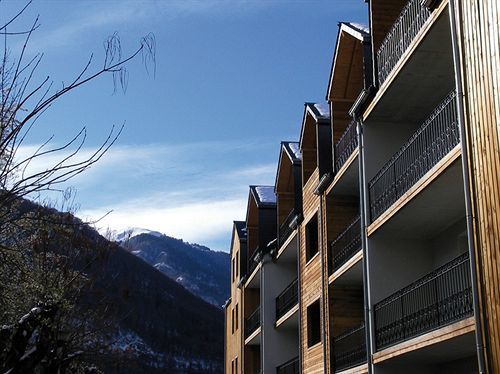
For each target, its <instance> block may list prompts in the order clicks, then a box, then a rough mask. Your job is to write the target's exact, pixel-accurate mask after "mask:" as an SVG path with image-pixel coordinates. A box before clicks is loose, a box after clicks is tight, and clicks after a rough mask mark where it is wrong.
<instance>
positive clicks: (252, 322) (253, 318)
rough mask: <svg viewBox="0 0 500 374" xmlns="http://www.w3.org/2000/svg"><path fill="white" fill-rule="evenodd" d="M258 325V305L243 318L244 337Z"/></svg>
mask: <svg viewBox="0 0 500 374" xmlns="http://www.w3.org/2000/svg"><path fill="white" fill-rule="evenodd" d="M259 326H260V307H257V309H255V311H254V312H253V313H252V314H250V317H248V318H247V319H246V320H245V338H248V337H249V336H250V335H252V334H253V333H254V331H255V330H257V329H258V328H259Z"/></svg>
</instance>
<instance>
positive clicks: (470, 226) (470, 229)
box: [449, 0, 487, 374]
mask: <svg viewBox="0 0 500 374" xmlns="http://www.w3.org/2000/svg"><path fill="white" fill-rule="evenodd" d="M455 12H456V7H455V0H450V1H449V15H450V25H451V41H452V50H453V66H454V70H455V84H456V91H457V95H456V99H455V100H456V102H457V115H458V127H459V134H460V145H461V150H462V172H463V177H464V195H465V214H466V221H467V243H468V249H469V258H470V272H471V286H472V303H473V310H474V317H475V324H476V328H475V337H476V350H477V360H478V367H479V373H480V374H484V373H486V372H487V369H486V360H485V353H486V352H485V347H484V343H483V342H484V338H483V330H482V315H481V308H480V305H479V291H478V281H477V274H476V269H477V263H476V251H475V247H474V238H475V235H474V222H473V211H472V202H471V195H470V194H471V186H470V178H471V177H470V174H469V154H468V149H467V133H466V129H465V110H464V92H463V82H462V75H461V74H462V66H461V59H460V48H459V45H458V40H457V38H458V29H457V23H456V13H455Z"/></svg>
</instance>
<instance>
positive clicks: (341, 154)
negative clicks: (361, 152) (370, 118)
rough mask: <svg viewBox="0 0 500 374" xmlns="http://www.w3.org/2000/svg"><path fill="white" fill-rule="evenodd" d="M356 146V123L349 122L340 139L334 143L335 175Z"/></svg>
mask: <svg viewBox="0 0 500 374" xmlns="http://www.w3.org/2000/svg"><path fill="white" fill-rule="evenodd" d="M357 146H358V133H357V131H356V122H355V121H351V123H349V125H347V128H346V129H345V131H344V133H343V134H342V136H341V137H340V139H339V140H338V141H337V143H335V165H334V166H335V174H336V173H338V172H339V170H340V169H341V168H342V166H344V164H345V163H346V161H347V160H348V159H349V157H350V156H351V155H352V153H353V152H354V150H355V149H356V147H357Z"/></svg>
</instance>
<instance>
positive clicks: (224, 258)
mask: <svg viewBox="0 0 500 374" xmlns="http://www.w3.org/2000/svg"><path fill="white" fill-rule="evenodd" d="M116 240H117V241H118V242H119V243H120V245H121V246H122V247H123V248H125V249H126V250H128V251H129V252H131V253H132V254H134V255H135V256H137V257H139V258H141V259H143V260H144V261H146V262H147V263H148V264H150V265H152V266H154V267H155V268H156V269H158V270H159V271H161V272H162V273H164V274H166V275H167V276H168V277H170V278H171V279H173V280H175V281H176V282H177V283H179V284H180V285H182V286H183V287H185V288H186V289H187V290H189V291H190V292H192V293H193V294H195V295H197V296H198V297H200V298H202V299H203V300H205V301H207V302H209V303H210V304H213V305H216V306H218V307H219V308H220V307H221V306H222V305H223V304H224V302H225V301H226V300H227V299H228V298H229V292H230V289H229V284H230V276H231V274H230V272H231V270H230V269H231V267H230V259H229V254H228V253H225V252H216V251H212V250H211V249H209V248H207V247H205V246H202V245H199V244H191V243H187V242H185V241H183V240H181V239H175V238H172V237H169V236H166V235H163V234H161V233H158V232H156V231H149V230H146V229H137V228H135V229H130V230H127V231H125V232H124V233H121V234H118V235H117V237H116Z"/></svg>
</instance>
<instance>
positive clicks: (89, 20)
mask: <svg viewBox="0 0 500 374" xmlns="http://www.w3.org/2000/svg"><path fill="white" fill-rule="evenodd" d="M22 4H23V2H21V1H14V0H6V1H5V0H4V1H1V2H0V20H1V19H3V18H4V17H8V15H11V14H14V12H15V11H16V10H18V9H19V7H20V6H21V5H22ZM38 14H39V15H40V23H41V26H40V28H39V29H38V30H37V31H36V33H35V35H34V36H33V39H32V41H31V43H30V47H29V52H30V53H32V54H33V53H35V52H43V53H44V58H43V62H42V64H41V65H40V67H39V69H38V75H37V77H36V78H37V79H41V78H42V77H45V76H47V75H49V76H50V77H51V79H52V80H53V81H54V82H62V81H69V80H70V79H71V78H72V77H74V76H75V75H76V74H77V73H78V72H79V69H81V68H82V67H83V65H84V64H85V62H86V60H87V59H88V57H89V55H90V53H92V52H93V53H94V54H95V64H94V68H95V69H98V68H99V65H100V64H102V61H103V60H102V57H103V47H102V42H103V41H104V40H105V39H106V37H107V36H109V35H111V34H112V33H113V32H115V31H117V32H118V33H119V35H120V37H121V40H122V44H123V47H124V51H125V52H126V51H132V50H133V49H134V47H136V46H137V45H138V41H139V39H140V37H141V36H143V35H146V34H147V33H149V32H152V33H154V35H155V39H156V74H155V76H153V75H151V74H149V75H148V74H147V73H146V71H145V70H144V68H143V66H142V65H141V61H140V59H137V60H136V61H134V62H132V63H131V64H129V67H128V69H129V81H128V88H127V91H126V93H125V94H123V93H121V92H118V93H115V94H113V83H112V79H111V77H110V76H106V77H104V78H101V79H99V80H97V81H94V82H91V83H90V84H88V85H87V86H85V87H82V88H80V89H78V90H77V91H74V92H72V93H70V94H69V95H67V96H66V97H64V98H62V99H61V100H60V101H59V102H58V103H57V104H56V105H54V106H53V107H52V108H50V110H49V111H48V112H46V114H45V115H44V116H43V118H42V119H41V120H40V121H39V123H38V124H37V126H36V128H35V129H34V130H33V132H32V133H31V136H30V138H29V139H28V140H27V142H26V145H25V147H24V148H23V149H21V150H20V152H21V153H24V154H28V153H29V152H30V151H32V150H33V149H34V148H35V147H36V146H37V145H38V144H41V143H42V142H44V141H45V140H46V139H47V138H48V137H49V136H50V135H52V134H54V135H55V138H54V140H53V143H54V144H62V143H63V142H64V141H65V140H68V139H69V138H71V136H72V135H74V134H75V133H76V132H77V131H78V130H79V129H80V128H81V127H83V126H86V127H87V129H88V133H89V137H88V141H87V142H86V145H85V148H84V149H83V152H82V154H83V155H85V154H89V153H91V152H92V150H94V149H95V147H97V146H98V145H99V144H100V142H102V141H103V140H104V139H105V136H106V134H107V132H108V131H109V129H110V127H111V126H112V125H113V124H115V125H121V124H122V123H125V128H124V131H123V133H122V134H121V136H120V138H119V139H118V142H117V143H116V144H115V145H114V147H113V148H112V149H111V150H110V151H109V152H108V154H106V155H105V157H104V158H103V159H102V160H101V161H100V162H99V163H98V164H96V165H95V166H94V167H92V169H90V170H88V171H87V172H86V173H85V174H83V175H81V176H78V177H77V178H75V179H73V180H72V181H71V183H70V185H71V186H74V187H75V188H76V189H77V196H76V201H77V202H78V204H79V206H80V209H79V213H78V214H79V215H80V216H81V217H83V218H93V219H95V218H98V217H101V216H102V215H104V214H105V213H106V212H108V211H112V213H111V214H109V215H108V216H106V217H105V218H104V219H103V220H101V221H100V222H99V223H98V226H99V228H101V229H103V228H105V227H110V228H111V229H115V230H123V229H125V228H127V227H143V228H148V229H152V230H157V231H161V232H163V233H165V234H167V235H171V236H174V237H178V238H182V239H184V240H186V241H190V242H197V243H200V244H204V245H207V246H209V247H211V248H213V249H216V250H224V251H227V250H228V249H229V244H230V243H229V242H230V230H231V225H232V221H233V220H238V219H244V216H245V210H246V202H247V201H246V200H247V195H248V185H249V184H272V183H274V178H275V174H276V163H277V158H278V151H279V142H280V141H281V140H297V138H298V136H299V131H300V125H301V120H302V114H303V104H304V102H306V101H315V102H318V101H324V98H325V94H326V88H327V81H328V77H329V73H330V67H331V62H332V55H333V50H334V47H335V40H336V33H337V28H338V26H337V22H339V21H351V22H359V23H366V22H367V21H366V19H367V9H366V4H365V3H364V1H362V0H325V1H322V0H247V1H245V0H227V1H222V0H202V1H194V0H193V1H190V0H185V1H176V0H164V1H154V0H149V1H125V0H124V1H112V0H107V1H74V2H69V1H67V2H66V1H40V0H38V1H37V0H35V1H34V2H33V4H32V5H31V6H30V7H29V8H28V10H27V12H26V14H24V15H23V19H22V21H21V22H20V23H19V24H18V25H23V24H26V23H27V22H31V21H32V20H33V19H34V17H36V15H38ZM20 45H21V44H20V42H19V41H17V40H14V39H12V41H11V43H10V47H11V49H12V53H13V55H15V53H16V52H18V51H19V48H20ZM50 161H51V160H50V159H46V160H43V161H42V162H39V163H38V164H35V165H32V168H34V169H36V168H43V167H46V165H49V163H50ZM52 161H53V160H52Z"/></svg>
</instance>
